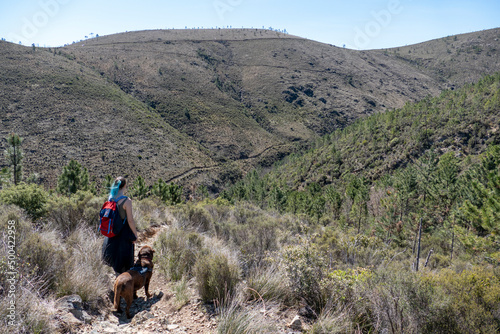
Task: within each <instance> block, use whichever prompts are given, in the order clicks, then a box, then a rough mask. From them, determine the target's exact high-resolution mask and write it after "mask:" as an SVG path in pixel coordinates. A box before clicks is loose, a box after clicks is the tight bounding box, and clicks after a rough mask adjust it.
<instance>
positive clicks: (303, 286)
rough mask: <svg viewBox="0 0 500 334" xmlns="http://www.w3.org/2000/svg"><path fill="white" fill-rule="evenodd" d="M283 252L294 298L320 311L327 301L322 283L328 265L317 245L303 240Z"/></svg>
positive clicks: (317, 311) (287, 276) (285, 268)
mask: <svg viewBox="0 0 500 334" xmlns="http://www.w3.org/2000/svg"><path fill="white" fill-rule="evenodd" d="M282 253H283V265H284V270H285V272H286V278H287V279H288V284H289V286H290V289H291V290H292V293H293V296H294V299H295V300H297V301H300V300H303V301H305V302H306V303H307V304H308V305H309V306H310V307H312V308H313V309H314V311H316V313H320V312H321V310H322V309H323V308H324V307H325V305H326V301H327V296H325V295H324V294H323V291H322V289H321V284H320V283H321V281H322V280H323V277H324V268H327V266H326V261H325V259H324V258H323V257H322V256H321V253H320V252H319V250H318V248H317V246H316V245H314V244H312V243H310V242H309V241H308V240H301V243H300V244H298V245H294V246H287V247H285V248H284V249H283V252H282Z"/></svg>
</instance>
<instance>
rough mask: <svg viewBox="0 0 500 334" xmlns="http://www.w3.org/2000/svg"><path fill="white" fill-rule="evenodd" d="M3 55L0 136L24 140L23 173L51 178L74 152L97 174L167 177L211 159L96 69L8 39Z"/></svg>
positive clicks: (74, 156) (1, 48)
mask: <svg viewBox="0 0 500 334" xmlns="http://www.w3.org/2000/svg"><path fill="white" fill-rule="evenodd" d="M0 57H1V58H2V59H3V60H2V62H1V64H0V77H1V80H0V110H1V122H2V127H1V129H0V132H1V133H0V136H2V138H5V137H6V136H7V133H8V132H16V133H18V134H19V135H20V136H21V137H23V138H24V139H25V140H24V143H23V148H24V151H25V160H24V166H25V175H27V174H29V173H31V172H38V173H40V174H41V175H42V178H43V181H45V182H46V183H48V184H49V185H54V182H55V178H56V176H57V175H58V174H60V172H61V168H62V166H63V165H65V164H66V163H67V162H68V161H69V160H70V159H76V160H78V161H80V162H83V164H84V165H85V166H87V167H89V169H90V171H91V174H92V175H94V176H96V177H97V178H101V177H104V176H105V175H106V174H108V173H110V174H114V173H120V174H121V173H123V174H131V175H137V174H139V173H140V174H147V175H151V177H160V176H161V177H165V176H168V175H174V174H176V173H180V172H181V171H184V170H186V169H187V168H189V167H191V166H195V165H196V166H203V165H210V164H211V159H210V157H208V156H207V155H206V153H205V152H204V150H203V149H201V148H199V146H198V144H197V143H196V142H194V141H193V140H191V139H190V138H189V137H187V136H186V135H184V134H182V133H180V132H179V131H177V130H176V129H174V128H173V127H171V126H170V125H169V124H168V123H166V122H165V121H164V120H163V119H162V118H161V117H159V116H158V115H157V114H155V113H153V112H151V111H150V110H149V109H148V108H146V107H145V106H144V104H142V103H140V102H138V101H137V100H135V99H134V98H132V97H131V96H129V95H127V94H125V93H124V92H123V91H121V90H120V89H119V88H118V87H117V86H116V85H115V84H113V83H110V82H109V81H107V80H106V79H105V78H102V77H100V76H99V75H98V74H97V73H96V72H95V71H92V70H89V69H88V68H86V67H83V66H81V65H78V64H77V63H76V62H74V61H72V60H69V59H67V58H65V57H63V56H60V55H57V54H52V53H49V52H46V51H43V50H36V51H33V50H32V49H29V48H25V47H21V46H18V45H14V44H10V43H5V42H1V43H0ZM145 143H147V145H145ZM2 145H3V146H4V147H5V145H6V141H5V140H3V141H2Z"/></svg>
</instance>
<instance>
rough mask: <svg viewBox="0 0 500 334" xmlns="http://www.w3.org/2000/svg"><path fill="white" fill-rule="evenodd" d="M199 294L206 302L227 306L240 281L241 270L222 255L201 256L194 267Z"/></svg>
mask: <svg viewBox="0 0 500 334" xmlns="http://www.w3.org/2000/svg"><path fill="white" fill-rule="evenodd" d="M194 274H195V276H196V283H197V287H198V292H199V293H200V296H201V299H202V300H203V301H204V302H216V303H218V304H219V305H227V303H228V302H229V301H230V299H231V297H232V295H233V293H234V291H235V288H236V284H237V283H238V281H239V279H240V275H239V268H238V266H237V265H236V264H234V263H231V262H230V261H229V259H228V257H227V256H226V255H225V254H222V253H209V254H206V255H204V256H201V257H199V258H198V260H197V261H196V264H195V266H194Z"/></svg>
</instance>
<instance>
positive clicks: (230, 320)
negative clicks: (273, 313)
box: [217, 302, 278, 334]
mask: <svg viewBox="0 0 500 334" xmlns="http://www.w3.org/2000/svg"><path fill="white" fill-rule="evenodd" d="M217 333H220V334H228V333H231V334H272V333H278V329H277V328H276V326H275V325H274V324H273V323H272V322H271V321H269V320H268V318H266V317H265V315H263V314H261V313H260V311H259V310H258V309H251V310H248V309H243V308H241V307H240V306H239V303H238V302H233V303H231V305H229V306H228V307H226V308H223V309H222V311H221V313H220V315H219V319H218V326H217Z"/></svg>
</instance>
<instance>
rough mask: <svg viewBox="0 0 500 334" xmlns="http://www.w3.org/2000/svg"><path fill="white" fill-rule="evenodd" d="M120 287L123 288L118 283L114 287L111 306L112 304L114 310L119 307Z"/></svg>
mask: <svg viewBox="0 0 500 334" xmlns="http://www.w3.org/2000/svg"><path fill="white" fill-rule="evenodd" d="M122 288H123V285H121V284H120V285H118V286H117V287H116V289H115V298H114V300H113V306H114V308H115V310H119V309H120V297H121V294H122Z"/></svg>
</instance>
